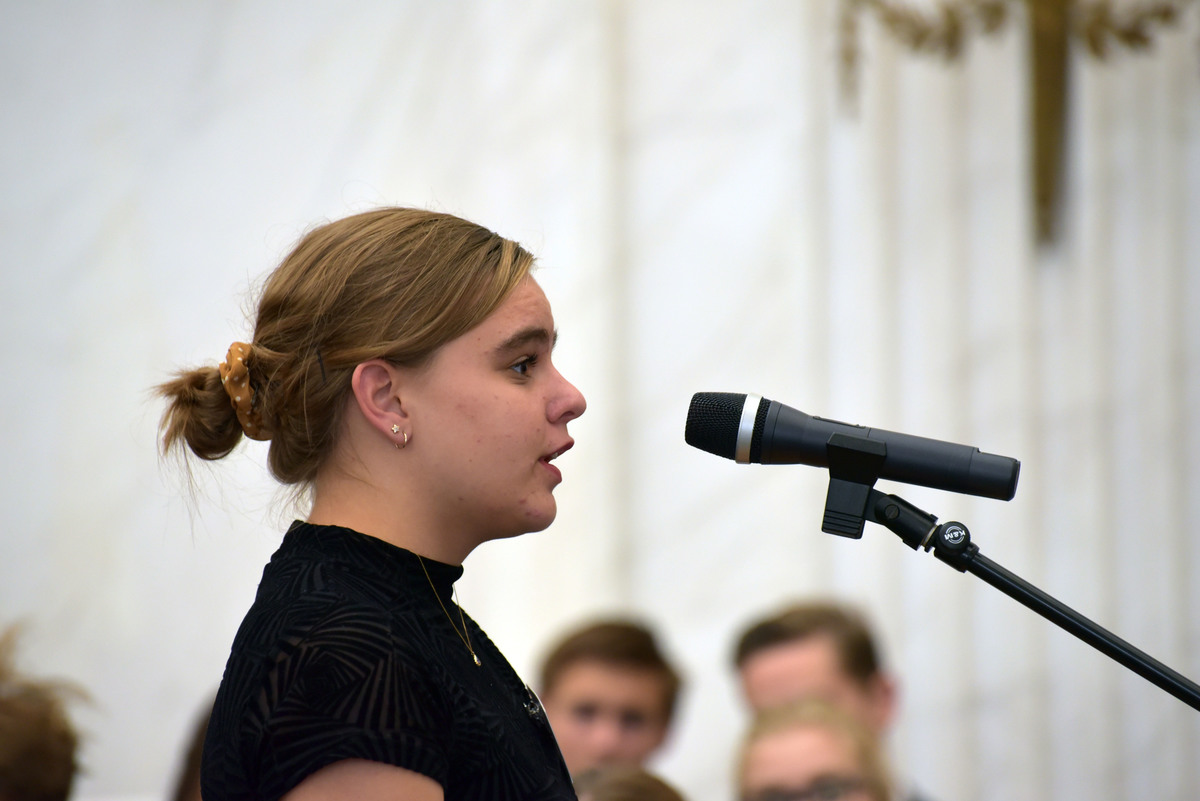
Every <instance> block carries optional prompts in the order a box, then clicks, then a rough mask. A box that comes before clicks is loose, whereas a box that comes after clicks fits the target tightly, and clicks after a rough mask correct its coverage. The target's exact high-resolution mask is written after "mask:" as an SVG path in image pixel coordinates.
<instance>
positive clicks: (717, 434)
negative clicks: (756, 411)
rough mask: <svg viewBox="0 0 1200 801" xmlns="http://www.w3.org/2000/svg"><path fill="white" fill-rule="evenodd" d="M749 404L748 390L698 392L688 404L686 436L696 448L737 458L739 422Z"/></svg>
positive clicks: (686, 439)
mask: <svg viewBox="0 0 1200 801" xmlns="http://www.w3.org/2000/svg"><path fill="white" fill-rule="evenodd" d="M745 405H746V395H745V393H740V394H739V393H736V392H697V393H696V394H695V395H693V396H692V403H691V406H689V407H688V416H687V426H685V428H684V431H683V438H684V440H685V441H686V442H687V444H688V445H691V446H692V447H693V448H699V449H700V450H702V451H707V452H708V453H711V454H715V455H716V456H724V457H725V458H726V459H732V458H734V454H735V453H736V452H737V438H738V425H739V424H740V422H741V419H742V407H743V406H745Z"/></svg>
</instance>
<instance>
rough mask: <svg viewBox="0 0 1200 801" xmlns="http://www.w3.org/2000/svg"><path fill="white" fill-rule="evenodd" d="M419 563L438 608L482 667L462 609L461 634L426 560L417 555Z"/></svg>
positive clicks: (455, 602)
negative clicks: (436, 585) (435, 583)
mask: <svg viewBox="0 0 1200 801" xmlns="http://www.w3.org/2000/svg"><path fill="white" fill-rule="evenodd" d="M417 561H418V562H420V563H421V572H423V573H424V574H425V580H426V581H428V582H429V589H431V590H433V597H434V598H437V602H438V606H440V607H442V612H444V613H445V615H446V620H447V621H449V623H450V628H452V629H454V633H455V634H457V635H458V639H460V640H462V641H463V645H465V646H467V650H468V651H470V652H471V658H472V659H474V660H475V664H476V666H482V665H483V663H482V662H480V661H479V655H478V654H476V653H475V649H474V648H472V647H471V640H470V638H469V632H468V631H467V620H466V618H464V617H463V611H462V607H461V606H459V607H458V619H459V620H460V621H462V627H463V630H462V631H461V632H460V631H459V630H458V626H456V625H454V618H452V617H450V611H449V610H448V609H446V605H445V604H444V603H442V596H441V594H440V593H439V592H438V591H437V587H435V586H433V579H431V578H430V577H429V571H428V570H426V569H425V560H424V559H422V558H421V555H420V554H417ZM452 592H454V593H455V595H457V594H458V590H457V589H455V590H453V591H452ZM454 604H455V606H458V598H457V597H456V598H455V599H454Z"/></svg>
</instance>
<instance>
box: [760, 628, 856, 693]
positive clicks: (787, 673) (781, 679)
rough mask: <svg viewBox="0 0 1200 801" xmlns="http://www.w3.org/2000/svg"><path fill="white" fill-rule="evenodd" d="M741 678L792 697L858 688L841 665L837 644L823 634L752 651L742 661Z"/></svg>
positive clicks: (767, 690)
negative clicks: (752, 652)
mask: <svg viewBox="0 0 1200 801" xmlns="http://www.w3.org/2000/svg"><path fill="white" fill-rule="evenodd" d="M741 674H742V680H743V682H744V683H745V684H746V685H747V687H748V688H749V689H750V690H751V691H752V692H753V691H756V690H757V691H759V692H763V693H765V694H767V695H769V696H772V697H790V698H795V697H799V696H801V695H807V694H810V693H818V694H830V693H833V692H835V691H839V692H847V691H853V690H857V689H858V685H857V683H856V682H855V681H854V680H853V679H852V678H851V677H850V676H849V675H847V674H846V672H845V670H844V669H843V668H842V664H841V660H840V658H839V656H838V652H837V648H836V646H835V645H834V643H833V641H832V640H831V639H830V638H829V637H826V636H824V635H817V636H813V637H806V638H804V639H802V640H792V641H790V642H785V643H780V644H778V645H772V646H771V647H769V648H764V649H762V650H761V651H756V652H755V653H754V654H752V655H751V656H750V657H749V658H748V659H747V660H746V661H745V662H744V663H743V664H742V669H741Z"/></svg>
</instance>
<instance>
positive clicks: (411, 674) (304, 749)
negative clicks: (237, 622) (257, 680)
mask: <svg viewBox="0 0 1200 801" xmlns="http://www.w3.org/2000/svg"><path fill="white" fill-rule="evenodd" d="M276 642H277V644H278V645H277V649H276V653H274V654H271V655H269V656H268V659H269V661H268V663H267V664H266V665H264V670H263V671H262V672H261V673H260V674H259V675H261V676H262V682H261V685H260V686H259V688H258V689H257V691H256V692H255V693H254V694H253V695H254V697H253V698H250V699H248V700H249V701H250V704H249V709H248V710H245V717H244V718H243V720H242V732H241V736H239V739H242V738H248V739H243V740H242V748H240V749H239V750H240V751H241V753H242V755H243V758H246V757H249V758H250V764H248V765H246V766H245V767H246V768H247V769H248V772H249V773H251V774H256V776H255V777H254V779H253V780H252V781H251V782H250V783H251V785H252V786H255V787H256V788H257V797H258V798H263V799H275V798H279V797H280V796H282V795H284V794H285V793H287V792H288V791H289V790H291V789H292V788H293V787H295V786H296V785H297V784H299V783H300V782H302V781H303V780H304V779H305V778H306V777H308V776H310V775H312V774H313V773H315V772H317V771H318V770H320V769H321V768H323V767H325V766H327V765H331V764H333V763H335V762H338V761H341V760H343V759H367V760H372V761H375V762H383V763H386V764H389V765H395V766H397V767H401V768H406V769H408V770H412V771H415V772H417V773H421V774H423V775H425V776H428V777H430V778H431V779H433V780H434V781H437V782H438V783H439V784H441V785H442V786H443V787H445V786H446V780H447V770H448V744H447V742H446V737H447V732H449V731H451V728H452V727H451V723H450V717H449V715H450V713H449V711H448V704H447V703H446V702H445V699H444V698H443V697H441V696H442V693H440V692H439V691H438V690H437V689H436V688H435V682H433V681H432V680H431V677H430V676H429V675H428V670H429V667H428V666H427V660H423V659H421V658H420V645H419V643H417V642H414V641H413V639H412V638H411V637H406V636H405V635H404V633H402V632H396V631H393V630H392V628H391V626H390V625H389V623H388V621H387V620H384V619H381V616H380V614H379V611H378V610H375V609H372V608H369V607H367V608H364V607H359V606H356V605H352V604H345V603H339V604H337V605H335V606H333V607H330V608H327V609H326V610H324V611H323V612H322V613H321V614H320V615H319V616H317V619H316V620H315V622H314V623H313V625H312V626H311V628H309V629H308V630H307V631H306V632H305V633H304V634H303V635H291V636H284V637H281V638H279V639H278V640H277V641H276Z"/></svg>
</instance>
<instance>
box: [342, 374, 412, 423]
mask: <svg viewBox="0 0 1200 801" xmlns="http://www.w3.org/2000/svg"><path fill="white" fill-rule="evenodd" d="M350 389H351V391H352V392H353V393H354V401H355V403H357V404H358V410H359V411H360V412H362V416H363V419H365V420H366V421H367V423H368V424H369V425H370V426H371V427H372V428H374V429H376V430H377V431H379V432H380V433H382V434H383V435H385V436H386V437H387V438H388V440H389V441H390V440H393V439H395V436H396V435H395V434H393V433H392V426H394V425H399V426H400V427H401V428H404V427H405V425H406V424H407V422H408V415H407V414H406V413H405V411H404V408H403V406H402V404H401V401H400V371H399V369H397V368H396V366H395V365H393V364H388V363H387V362H385V361H384V360H383V359H372V360H370V361H367V362H363V363H362V364H360V365H358V366H357V367H355V368H354V374H353V375H352V376H351V378H350Z"/></svg>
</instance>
